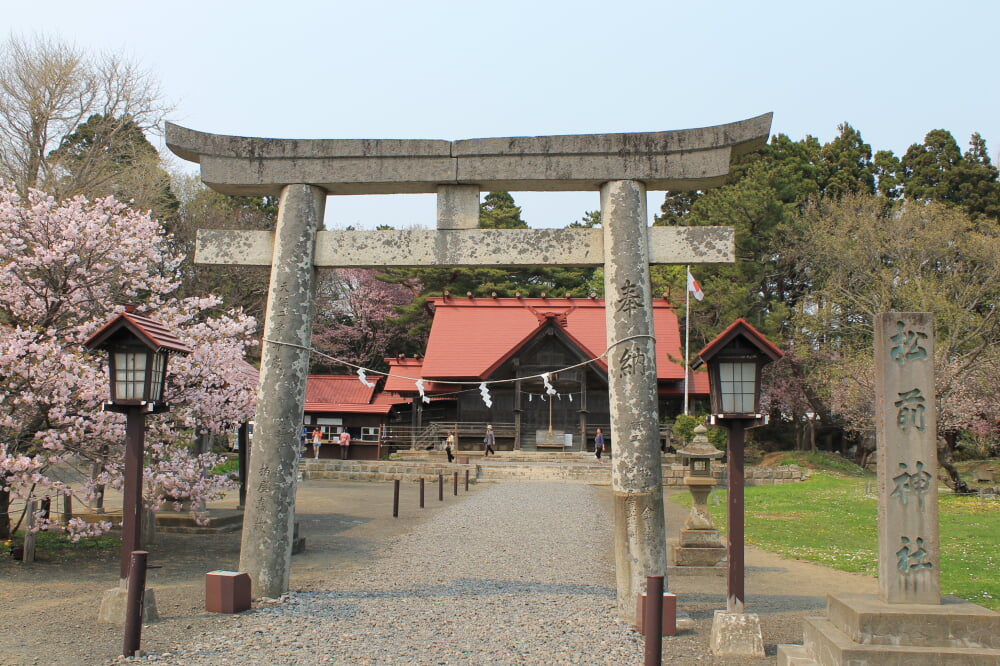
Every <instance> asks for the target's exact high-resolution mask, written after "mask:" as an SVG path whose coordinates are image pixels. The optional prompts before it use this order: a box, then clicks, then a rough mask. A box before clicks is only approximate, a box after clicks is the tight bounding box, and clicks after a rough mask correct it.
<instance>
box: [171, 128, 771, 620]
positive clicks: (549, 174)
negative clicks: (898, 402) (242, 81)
mask: <svg viewBox="0 0 1000 666" xmlns="http://www.w3.org/2000/svg"><path fill="white" fill-rule="evenodd" d="M770 124H771V115H770V114H765V115H763V116H759V117H757V118H752V119H750V120H745V121H741V122H737V123H731V124H729V125H719V126H716V127H708V128H702V129H694V130H679V131H672V132H653V133H641V134H604V135H583V136H549V137H518V138H502V139H471V140H467V141H455V142H447V141H421V140H416V141H394V140H378V141H361V140H310V141H291V140H280V139H256V138H243V137H231V136H220V135H211V134H204V133H200V132H194V131H192V130H188V129H185V128H183V127H179V126H176V125H170V124H168V125H167V131H166V135H167V145H168V146H169V147H170V149H171V150H173V151H174V152H175V153H176V154H177V155H178V156H180V157H182V158H184V159H188V160H191V161H195V162H199V163H200V164H201V172H202V180H203V181H204V182H205V183H206V184H207V185H209V186H210V187H212V188H213V189H215V190H217V191H219V192H222V193H223V194H235V195H252V196H277V195H280V196H281V207H280V212H279V223H278V227H277V229H276V230H275V233H273V234H272V233H270V232H221V231H199V235H198V251H197V255H196V261H198V262H199V263H220V264H254V265H271V266H272V278H271V286H270V290H269V296H268V306H267V313H266V315H265V316H266V319H265V342H264V345H265V346H264V357H263V359H262V363H263V367H262V369H261V377H260V389H259V392H258V408H257V419H256V420H257V427H256V430H255V433H254V439H255V446H254V453H253V455H252V456H251V459H250V473H249V484H248V485H249V492H248V497H247V514H246V515H245V517H244V523H243V524H244V530H243V541H242V550H241V555H240V568H241V569H242V570H244V571H246V572H247V573H249V574H250V576H251V578H252V581H253V589H254V594H255V596H270V597H276V596H278V595H280V594H282V593H283V592H285V591H286V590H287V589H288V579H289V570H290V566H291V546H292V542H291V541H292V539H291V537H292V526H293V510H294V501H295V478H296V476H295V473H294V472H295V470H294V466H295V463H296V459H297V453H296V451H297V442H298V432H299V428H300V427H301V422H302V421H301V419H302V414H303V407H304V401H305V378H306V374H307V371H308V352H307V351H306V349H307V348H308V347H309V343H310V338H311V332H312V331H311V329H312V296H313V294H314V286H313V280H314V275H313V270H314V268H313V267H319V266H328V267H349V266H350V267H387V266H394V267H401V266H413V267H419V266H486V265H490V266H545V265H565V266H604V268H605V292H606V294H605V295H606V303H607V342H608V348H609V351H610V353H609V357H608V366H609V367H608V370H609V378H610V392H611V419H612V423H611V431H612V441H613V442H614V445H615V453H616V455H615V459H614V463H613V465H612V489H613V491H614V495H615V536H616V539H615V540H616V545H615V553H616V565H617V572H618V612H619V616H620V617H621V618H622V619H623V620H625V621H628V622H634V621H635V610H636V599H637V597H638V595H639V594H640V593H641V592H642V589H643V586H644V582H645V578H646V576H650V575H663V574H664V573H665V572H666V539H665V526H664V520H663V496H662V478H661V477H662V472H661V468H660V458H659V453H658V451H659V447H658V433H657V429H658V428H657V426H658V419H657V409H656V406H657V384H656V376H657V375H656V362H655V341H654V340H653V337H652V334H653V330H652V301H651V293H650V284H649V264H650V263H721V262H732V261H733V260H734V248H733V236H732V229H730V228H726V227H652V228H647V227H646V211H645V192H646V189H651V190H691V189H706V188H709V187H714V186H717V185H720V184H722V183H723V182H725V178H726V176H727V174H728V172H729V165H730V163H731V161H732V159H733V158H734V157H735V156H737V155H739V154H742V153H744V152H747V151H749V150H753V149H755V148H757V147H759V146H761V145H763V144H764V143H765V142H766V140H767V137H768V134H769V132H770ZM495 190H508V191H514V192H518V191H581V190H600V191H601V207H602V220H603V225H602V227H603V228H602V229H545V230H513V229H504V230H483V229H476V228H474V227H475V226H476V224H477V221H478V205H479V201H478V199H479V197H478V194H479V192H481V191H495ZM408 192H430V193H437V194H438V224H437V230H436V231H419V230H417V231H395V230H386V231H373V232H364V231H349V232H329V231H317V230H318V229H320V228H321V226H322V217H323V201H322V200H323V198H324V197H325V196H326V195H339V194H391V193H408Z"/></svg>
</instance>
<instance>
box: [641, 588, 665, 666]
mask: <svg viewBox="0 0 1000 666" xmlns="http://www.w3.org/2000/svg"><path fill="white" fill-rule="evenodd" d="M645 625H646V658H645V661H643V665H644V666H660V664H662V663H663V661H662V660H663V636H662V633H663V631H662V629H661V627H662V626H663V576H646V617H645Z"/></svg>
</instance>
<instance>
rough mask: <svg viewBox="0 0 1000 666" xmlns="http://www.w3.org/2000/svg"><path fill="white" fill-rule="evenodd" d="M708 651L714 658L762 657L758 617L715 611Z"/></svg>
mask: <svg viewBox="0 0 1000 666" xmlns="http://www.w3.org/2000/svg"><path fill="white" fill-rule="evenodd" d="M709 649H710V650H711V652H712V654H713V655H714V656H716V657H763V656H764V637H763V636H762V635H761V633H760V617H758V616H757V614H756V613H733V612H730V611H721V610H717V611H715V618H714V619H713V620H712V639H711V643H710V647H709Z"/></svg>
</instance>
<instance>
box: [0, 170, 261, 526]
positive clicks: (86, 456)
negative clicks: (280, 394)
mask: <svg viewBox="0 0 1000 666" xmlns="http://www.w3.org/2000/svg"><path fill="white" fill-rule="evenodd" d="M182 260H183V257H182V256H179V255H176V254H174V253H172V252H171V250H170V243H169V237H168V236H167V235H166V234H165V233H164V232H163V228H162V226H161V225H160V223H159V222H157V221H156V220H153V219H152V218H151V217H150V216H149V215H148V214H142V213H138V212H136V211H133V210H131V209H129V208H127V207H126V206H125V205H124V204H122V203H119V202H117V201H116V200H114V199H113V198H106V199H99V200H96V201H87V200H86V199H84V198H82V197H76V198H73V199H70V200H66V201H63V202H58V201H56V200H55V199H54V198H52V197H50V196H47V195H46V194H44V193H42V192H40V191H37V190H29V191H28V192H27V194H26V195H24V196H21V195H19V194H18V193H17V192H16V191H15V190H14V189H13V188H8V187H0V537H4V536H9V531H10V521H9V516H8V511H9V507H10V501H11V499H12V498H20V499H27V498H29V497H31V496H33V495H39V494H42V493H45V492H50V493H51V492H68V488H67V487H66V486H65V485H64V484H62V483H60V482H59V481H58V480H56V479H55V478H54V477H53V476H52V475H53V473H54V471H55V468H56V467H57V466H59V465H60V464H64V463H65V464H70V463H73V464H87V463H95V462H96V463H97V464H98V466H99V467H100V468H101V469H102V470H103V471H102V473H101V474H98V475H97V478H96V479H95V481H96V482H98V483H107V484H110V485H112V486H115V485H117V484H119V483H120V477H121V469H122V465H121V457H122V446H123V442H124V417H123V416H122V415H119V414H115V413H110V412H103V411H102V403H103V401H104V400H106V398H107V392H108V379H107V375H106V370H105V359H104V357H103V356H102V355H100V354H91V353H87V352H85V350H84V349H83V347H82V342H83V341H84V340H86V339H87V337H89V336H90V335H91V334H92V333H93V332H94V331H96V330H97V328H98V327H100V326H101V325H103V324H104V323H105V322H106V321H108V320H109V319H110V318H111V317H112V316H113V315H114V314H115V313H116V312H119V311H121V310H122V309H123V307H124V306H125V305H127V304H135V305H137V306H139V307H140V308H141V309H142V310H143V311H144V312H145V313H148V314H149V315H150V316H152V317H154V318H155V319H157V320H158V321H160V322H162V323H163V324H165V325H167V326H168V327H170V328H171V329H172V330H173V331H174V332H175V333H176V334H177V335H178V337H179V338H181V339H182V340H183V341H184V342H185V343H186V344H187V345H188V346H190V347H191V348H192V349H193V350H194V353H192V354H191V355H189V356H187V357H181V358H174V359H172V361H171V364H170V367H169V371H170V385H169V387H168V391H167V395H166V396H165V397H166V401H167V402H168V403H170V405H171V411H170V412H168V413H166V414H162V415H159V416H156V417H151V418H149V419H147V442H148V443H149V456H148V460H149V465H150V471H149V472H148V473H149V474H150V479H154V480H155V481H156V482H155V483H154V484H152V485H150V487H149V488H148V493H147V498H146V501H147V503H149V504H150V505H151V506H157V505H158V504H160V503H161V502H162V501H163V498H164V497H166V496H167V495H168V494H169V495H171V496H174V497H178V496H182V497H186V498H189V499H191V500H194V501H199V500H211V499H213V498H214V497H215V496H216V495H217V493H218V492H220V491H221V490H222V489H224V488H225V486H226V484H227V483H228V481H227V480H226V479H225V478H223V477H213V476H212V475H210V474H208V473H207V470H210V469H211V468H212V467H214V466H215V465H216V464H217V463H218V462H219V458H218V457H217V456H213V455H211V454H208V455H202V456H194V455H191V454H190V453H189V452H188V447H187V444H189V442H190V440H191V439H192V438H193V437H195V436H197V435H198V434H199V433H202V432H212V433H222V432H226V431H228V430H231V429H232V428H234V427H235V426H237V425H238V424H239V423H241V422H243V421H245V420H249V419H250V418H251V414H252V411H253V400H254V388H255V381H254V378H253V373H252V372H248V371H247V367H246V364H245V362H244V361H243V358H244V353H245V351H246V349H247V347H248V346H250V345H252V344H254V342H253V341H252V337H251V336H252V332H253V331H254V330H255V327H256V322H255V321H254V319H253V318H252V317H248V316H246V315H245V314H243V313H242V312H241V311H238V310H231V311H223V310H222V309H221V307H220V306H221V300H220V299H218V298H216V297H214V296H205V297H201V298H196V297H193V298H185V299H179V298H176V297H174V296H172V294H174V292H175V291H176V290H177V289H178V287H179V278H178V275H179V266H180V264H181V261H182ZM70 527H71V528H72V527H73V526H70ZM76 527H82V526H81V525H79V524H78V525H77V526H76ZM91 529H93V528H91Z"/></svg>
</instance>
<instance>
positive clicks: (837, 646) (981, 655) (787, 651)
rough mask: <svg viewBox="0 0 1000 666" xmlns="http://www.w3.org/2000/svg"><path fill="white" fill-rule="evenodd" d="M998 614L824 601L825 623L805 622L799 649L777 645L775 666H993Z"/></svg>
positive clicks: (865, 598)
mask: <svg viewBox="0 0 1000 666" xmlns="http://www.w3.org/2000/svg"><path fill="white" fill-rule="evenodd" d="M998 663H1000V613H995V612H993V611H991V610H988V609H986V608H983V607H982V606H977V605H976V604H973V603H971V602H968V601H964V600H962V599H958V598H956V597H944V598H942V599H941V603H940V604H888V603H884V602H882V601H880V600H879V598H878V597H876V596H874V595H865V594H838V595H829V596H828V597H827V615H826V617H811V618H806V620H805V626H804V628H803V644H802V645H779V646H778V665H779V666H786V665H787V666H791V665H793V664H794V665H796V666H812V665H814V664H815V665H819V666H835V665H836V666H841V665H847V664H850V666H867V665H869V664H870V665H872V666H874V665H876V664H877V665H878V666H897V665H899V666H902V665H904V664H905V666H925V665H926V666H942V665H943V664H962V666H980V665H982V666H987V665H990V666H993V665H995V664H998Z"/></svg>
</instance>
